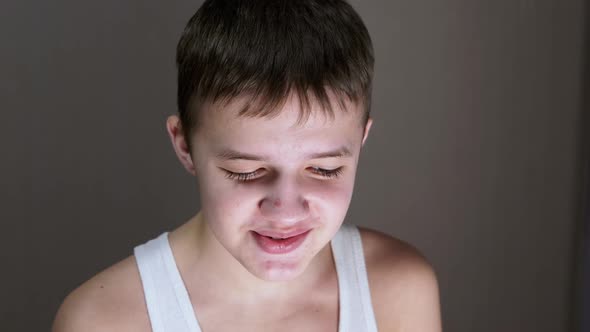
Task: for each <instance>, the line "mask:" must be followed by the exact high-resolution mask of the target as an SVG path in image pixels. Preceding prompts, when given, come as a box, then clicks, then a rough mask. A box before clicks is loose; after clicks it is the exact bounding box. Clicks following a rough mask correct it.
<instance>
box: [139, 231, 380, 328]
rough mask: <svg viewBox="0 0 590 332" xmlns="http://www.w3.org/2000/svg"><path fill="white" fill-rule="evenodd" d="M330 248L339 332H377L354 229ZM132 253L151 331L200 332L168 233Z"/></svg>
mask: <svg viewBox="0 0 590 332" xmlns="http://www.w3.org/2000/svg"><path fill="white" fill-rule="evenodd" d="M330 244H331V246H332V253H333V256H334V261H335V263H336V272H337V274H338V291H339V296H338V301H339V314H338V317H339V318H338V332H377V325H376V322H375V315H374V313H373V307H372V305H371V294H370V292H369V283H368V280H367V270H366V268H365V258H364V254H363V247H362V243H361V237H360V233H359V230H358V228H357V227H356V226H355V225H350V224H342V226H341V227H340V229H339V230H338V232H337V233H336V235H335V236H334V238H333V239H332V241H331V242H330ZM133 252H134V254H135V259H136V261H137V265H138V267H139V274H140V276H141V282H142V285H143V291H144V295H145V300H146V305H147V310H148V314H149V317H150V322H151V326H152V331H153V332H202V331H201V328H200V327H199V322H198V321H197V317H196V316H195V312H194V309H193V306H192V304H191V301H190V298H189V295H188V292H187V290H186V287H185V285H184V282H183V281H182V278H181V276H180V272H179V271H178V267H177V266H176V261H175V260H174V256H173V254H172V250H171V249H170V244H169V242H168V232H164V233H162V234H161V235H160V236H158V237H157V238H154V239H152V240H149V241H147V242H146V243H144V244H141V245H138V246H136V247H135V248H134V249H133ZM193 296H198V295H196V294H193ZM205 332H209V331H205Z"/></svg>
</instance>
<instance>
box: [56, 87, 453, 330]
mask: <svg viewBox="0 0 590 332" xmlns="http://www.w3.org/2000/svg"><path fill="white" fill-rule="evenodd" d="M240 102H241V101H240V100H236V101H235V102H233V103H231V104H229V105H227V106H226V107H224V108H223V109H213V108H211V109H210V112H206V113H205V114H204V115H203V117H202V118H201V121H202V126H201V127H200V130H199V131H198V132H197V133H196V134H195V135H194V137H193V141H192V146H193V151H189V150H188V149H187V146H188V145H187V144H186V143H187V142H186V141H185V140H184V138H183V135H182V128H181V126H180V122H179V119H178V117H177V116H170V117H169V118H168V120H167V123H166V127H167V131H168V133H169V136H170V139H171V142H172V145H173V148H174V150H175V152H176V155H177V156H178V158H179V160H180V162H181V163H182V165H183V166H184V168H185V169H186V170H187V171H188V172H189V173H191V174H192V175H194V176H195V182H196V183H197V185H198V187H199V191H200V193H201V206H202V209H201V211H199V213H197V215H195V216H194V217H193V218H191V219H190V220H189V221H187V222H186V223H185V224H183V225H182V226H180V227H179V228H177V229H175V230H174V231H172V232H170V234H169V239H170V244H171V248H172V250H173V253H174V256H175V259H176V261H177V265H178V266H179V270H180V272H181V275H182V276H183V280H184V281H185V285H186V287H187V290H188V292H189V294H191V301H192V304H193V307H194V308H195V311H196V312H197V313H198V319H199V323H200V325H201V327H202V328H203V330H204V331H205V332H206V331H230V330H235V329H236V327H237V326H239V327H240V328H241V330H247V331H276V330H279V329H280V330H281V331H290V330H293V331H295V330H305V331H336V330H337V319H338V289H337V275H336V271H335V268H334V262H333V258H332V252H331V248H330V246H329V242H330V240H331V239H332V238H333V236H334V234H335V233H336V232H337V230H338V229H339V227H340V225H341V224H342V222H343V220H344V218H345V215H346V212H347V210H348V207H349V205H350V201H351V197H352V192H353V188H354V181H355V175H356V169H357V165H358V161H359V155H360V151H361V149H362V146H363V145H364V143H365V141H366V139H367V136H368V134H369V132H370V129H371V125H372V119H369V121H368V123H367V125H366V126H365V127H363V126H362V125H361V124H360V120H359V119H360V110H359V109H358V108H357V107H359V106H357V105H352V104H348V105H347V108H348V110H349V112H344V111H343V110H336V112H335V114H336V116H335V118H334V119H333V120H332V119H329V118H326V117H324V116H323V115H322V113H321V112H318V111H317V109H316V110H314V109H312V115H311V117H310V118H309V119H308V121H307V122H305V123H304V124H302V125H299V126H298V125H296V124H295V122H296V121H297V115H298V107H299V104H298V103H297V100H296V99H293V98H290V99H288V100H287V101H286V103H285V105H284V106H283V109H282V110H281V112H280V114H279V116H277V117H275V118H271V119H268V118H261V119H253V118H238V117H236V112H237V110H238V109H239V108H240ZM336 104H337V103H335V105H336ZM211 107H214V106H211ZM314 107H317V106H314ZM341 147H346V148H347V150H348V151H349V152H350V154H349V155H345V156H341V157H334V156H332V157H323V158H320V157H317V156H316V157H310V155H311V154H317V153H324V152H328V151H334V150H338V149H339V148H341ZM228 149H232V150H234V151H238V152H240V153H241V154H248V155H251V156H252V155H254V156H258V157H260V158H258V159H260V160H249V159H248V160H246V159H231V160H229V159H227V158H221V157H218V155H219V154H220V152H221V151H227V150H228ZM337 168H340V170H341V171H342V172H341V173H340V175H339V176H338V177H325V176H322V175H321V174H320V173H319V172H318V169H324V170H334V169H337ZM228 171H229V172H234V173H249V172H254V171H256V172H257V173H255V175H253V176H252V177H251V181H248V182H240V181H238V180H237V179H231V178H228V177H227V174H228V173H227V172H228ZM293 229H298V230H301V229H306V230H307V229H311V231H310V232H309V234H308V236H307V238H306V240H305V242H304V243H303V244H302V245H301V246H300V247H299V248H298V249H297V250H295V251H293V252H290V253H288V254H281V255H271V254H268V253H266V252H264V251H262V250H261V249H260V248H259V247H258V246H257V244H256V241H255V240H254V238H253V235H252V231H256V230H258V231H260V230H267V231H268V230H275V231H289V230H293ZM360 230H361V238H362V241H363V249H364V255H365V260H366V265H367V273H368V278H369V284H370V286H371V297H372V303H373V308H374V311H375V316H376V319H377V325H378V328H379V331H440V330H441V321H440V308H439V298H438V284H437V281H436V277H435V274H434V271H433V269H432V266H431V265H430V264H429V263H428V262H427V261H426V259H425V258H424V257H423V256H422V255H421V254H420V253H419V252H418V251H417V250H416V249H415V248H414V247H412V246H410V245H409V244H407V243H405V242H403V241H401V240H399V239H396V238H393V237H391V236H389V235H386V234H383V233H380V232H377V231H373V230H369V229H366V228H362V227H361V228H360ZM204 285H205V286H204ZM196 294H198V296H197V295H196ZM219 294H223V300H222V301H220V300H216V299H219V296H220V295H219ZM115 303H116V304H117V305H116V306H114V304H115ZM130 317H133V319H131V318H130ZM241 317H244V318H243V319H241ZM253 317H260V319H253ZM335 324H336V325H335ZM107 330H108V331H119V330H120V331H150V328H149V318H148V316H147V312H146V310H145V302H144V300H143V290H142V288H141V282H140V280H139V275H138V271H137V267H136V264H135V261H134V259H133V257H132V256H131V257H128V258H127V259H125V260H123V261H121V262H119V263H117V264H115V265H114V266H112V267H110V268H108V269H106V270H105V271H102V272H101V273H99V274H98V275H96V276H95V277H93V278H92V279H91V280H89V281H87V282H85V283H84V284H83V285H81V286H80V287H78V288H77V289H76V290H75V291H73V292H72V293H71V294H69V295H68V297H67V298H66V299H65V300H64V303H63V304H62V306H61V307H60V309H59V310H58V313H57V315H56V319H55V321H54V325H53V331H54V332H63V331H107Z"/></svg>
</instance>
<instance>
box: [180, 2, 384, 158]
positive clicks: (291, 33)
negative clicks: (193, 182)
mask: <svg viewBox="0 0 590 332" xmlns="http://www.w3.org/2000/svg"><path fill="white" fill-rule="evenodd" d="M373 64H374V56H373V46H372V43H371V39H370V36H369V33H368V31H367V28H366V27H365V25H364V24H363V22H362V20H361V18H360V17H359V15H358V14H357V13H356V12H355V10H354V9H353V8H352V6H350V5H349V4H348V3H347V2H346V1H344V0H207V1H205V2H204V3H203V5H202V6H201V7H200V8H199V9H198V11H197V12H196V13H195V14H194V15H193V17H192V18H191V19H190V20H189V22H188V23H187V25H186V27H185V29H184V31H183V33H182V36H181V38H180V41H179V42H178V46H177V53H176V65H177V69H178V96H177V98H178V100H177V103H178V111H179V115H180V121H181V125H182V127H183V132H184V135H185V139H186V141H187V144H189V148H190V144H191V140H190V137H191V135H192V133H194V132H195V131H196V130H197V129H198V127H199V120H198V119H199V116H198V114H199V112H200V111H201V110H200V108H201V106H202V105H204V103H205V102H208V103H217V102H221V101H225V102H229V101H231V100H232V99H234V98H236V97H238V96H248V99H249V100H250V101H251V102H250V103H246V105H245V106H244V108H243V109H242V110H241V111H240V112H239V115H240V116H246V117H265V116H271V117H272V116H274V115H276V113H277V110H278V109H279V107H280V106H281V105H282V104H283V103H284V102H285V100H286V99H287V97H288V96H289V95H290V94H291V93H294V94H295V96H297V97H298V98H299V101H300V102H301V105H302V107H301V110H302V112H301V113H300V117H299V120H300V121H301V120H303V118H307V117H309V115H310V114H309V113H310V109H311V108H310V100H315V101H317V102H319V104H320V105H321V106H322V107H321V109H322V110H323V111H325V112H327V113H329V114H330V115H331V116H332V117H333V116H334V111H333V108H332V105H331V103H330V99H329V98H328V93H330V92H331V93H334V94H335V95H336V96H337V97H338V100H339V103H340V105H341V106H343V105H344V100H346V99H348V100H350V101H352V102H354V103H359V102H360V103H362V105H363V106H364V107H363V110H364V116H363V118H362V121H363V124H366V122H367V120H368V118H369V113H370V100H371V82H372V78H373Z"/></svg>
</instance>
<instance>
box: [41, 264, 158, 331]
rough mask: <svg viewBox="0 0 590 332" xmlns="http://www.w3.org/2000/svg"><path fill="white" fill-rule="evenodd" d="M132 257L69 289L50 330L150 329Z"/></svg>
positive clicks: (135, 265)
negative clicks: (69, 291) (71, 289)
mask: <svg viewBox="0 0 590 332" xmlns="http://www.w3.org/2000/svg"><path fill="white" fill-rule="evenodd" d="M149 324H150V323H149V317H148V315H147V310H146V309H145V301H144V298H143V288H142V286H141V279H140V276H139V270H138V269H137V263H136V261H135V257H134V256H133V255H132V256H129V257H127V258H125V259H123V260H121V261H119V262H117V263H116V264H114V265H112V266H110V267H108V268H107V269H105V270H103V271H101V272H100V273H98V274H97V275H95V276H93V277H92V278H91V279H89V280H87V281H86V282H84V283H83V284H82V285H80V286H79V287H77V288H76V289H74V290H73V291H72V292H71V293H69V294H68V295H67V296H66V298H65V299H64V301H63V302H62V303H61V305H60V307H59V309H58V311H57V314H56V316H55V319H54V321H53V326H52V332H80V331H85V332H102V331H151V329H150V325H149Z"/></svg>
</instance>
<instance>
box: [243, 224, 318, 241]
mask: <svg viewBox="0 0 590 332" xmlns="http://www.w3.org/2000/svg"><path fill="white" fill-rule="evenodd" d="M310 229H311V228H309V227H308V228H300V229H295V230H291V231H275V230H265V229H259V230H255V231H254V232H256V233H258V234H260V235H263V236H269V237H274V238H281V239H286V238H289V237H293V236H297V235H300V234H303V233H305V232H307V231H309V230H310Z"/></svg>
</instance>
